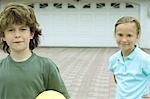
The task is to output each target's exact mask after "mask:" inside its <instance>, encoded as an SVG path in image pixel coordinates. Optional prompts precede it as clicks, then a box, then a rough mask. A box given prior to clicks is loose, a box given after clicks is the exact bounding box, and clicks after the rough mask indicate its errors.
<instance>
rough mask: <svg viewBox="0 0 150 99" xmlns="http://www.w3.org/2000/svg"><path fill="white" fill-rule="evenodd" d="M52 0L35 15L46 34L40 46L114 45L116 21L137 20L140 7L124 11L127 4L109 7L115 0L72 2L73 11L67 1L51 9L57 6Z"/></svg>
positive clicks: (135, 6)
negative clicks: (126, 18) (127, 18)
mask: <svg viewBox="0 0 150 99" xmlns="http://www.w3.org/2000/svg"><path fill="white" fill-rule="evenodd" d="M55 1H56V0H55ZM55 1H53V2H51V4H50V6H51V7H49V8H46V9H45V11H44V10H36V11H43V12H42V13H41V14H39V16H38V17H39V19H40V23H41V25H42V27H43V29H44V30H43V32H44V33H43V34H44V35H45V36H43V37H42V41H41V42H42V43H41V46H43V45H44V46H45V45H47V46H81V47H86V46H91V47H103V46H116V43H115V40H114V36H113V30H114V24H115V22H116V21H117V19H118V18H120V17H122V16H129V15H130V16H134V17H136V18H139V6H138V5H136V4H133V5H134V8H127V7H126V5H127V4H126V3H127V2H121V1H118V2H119V3H120V6H119V7H118V8H117V7H116V6H112V5H111V4H112V3H115V2H116V0H114V1H113V0H111V1H103V2H101V1H100V0H95V1H90V0H87V1H84V3H81V2H78V3H71V4H73V5H74V6H75V8H69V7H68V3H69V2H68V3H67V1H66V2H64V3H63V1H61V2H60V4H62V6H61V8H59V7H54V6H53V5H54V3H59V1H58V2H55ZM130 3H131V2H130ZM89 4H90V5H89ZM97 4H98V5H97ZM83 6H86V7H87V8H83ZM89 6H90V7H89ZM43 19H44V20H43ZM46 40H47V41H46Z"/></svg>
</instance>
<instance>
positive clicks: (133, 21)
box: [114, 16, 141, 36]
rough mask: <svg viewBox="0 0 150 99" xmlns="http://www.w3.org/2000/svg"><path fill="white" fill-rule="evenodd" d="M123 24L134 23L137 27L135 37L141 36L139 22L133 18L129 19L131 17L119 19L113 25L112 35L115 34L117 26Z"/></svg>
mask: <svg viewBox="0 0 150 99" xmlns="http://www.w3.org/2000/svg"><path fill="white" fill-rule="evenodd" d="M124 23H135V24H136V27H137V35H139V36H140V34H141V26H140V22H139V21H138V20H137V19H135V18H134V17H131V16H124V17H121V18H120V19H119V20H118V21H117V22H116V24H115V30H114V33H116V27H117V26H118V25H119V24H124Z"/></svg>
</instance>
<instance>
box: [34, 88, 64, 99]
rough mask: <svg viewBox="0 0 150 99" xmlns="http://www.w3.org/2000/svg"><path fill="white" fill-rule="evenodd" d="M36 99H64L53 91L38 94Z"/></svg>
mask: <svg viewBox="0 0 150 99" xmlns="http://www.w3.org/2000/svg"><path fill="white" fill-rule="evenodd" d="M36 99H66V98H65V97H64V96H63V95H62V94H61V93H59V92H57V91H54V90H48V91H44V92H42V93H41V94H39V95H38V96H37V97H36Z"/></svg>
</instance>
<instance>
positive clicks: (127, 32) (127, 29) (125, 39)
mask: <svg viewBox="0 0 150 99" xmlns="http://www.w3.org/2000/svg"><path fill="white" fill-rule="evenodd" d="M115 38H116V42H117V44H118V46H119V48H120V49H121V50H122V52H127V53H130V52H131V51H132V50H133V49H134V47H135V45H136V42H137V40H138V38H139V35H138V33H137V26H136V24H135V23H134V22H132V23H123V24H119V25H118V26H117V27H116V33H115Z"/></svg>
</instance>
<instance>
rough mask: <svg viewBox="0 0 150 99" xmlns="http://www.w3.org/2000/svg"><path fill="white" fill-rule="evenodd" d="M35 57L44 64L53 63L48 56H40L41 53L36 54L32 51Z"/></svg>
mask: <svg viewBox="0 0 150 99" xmlns="http://www.w3.org/2000/svg"><path fill="white" fill-rule="evenodd" d="M34 55H35V57H36V58H37V59H38V61H39V62H42V63H44V64H48V65H50V64H51V65H53V64H55V63H54V62H53V61H52V60H51V59H50V58H49V57H45V56H41V55H38V54H36V53H34Z"/></svg>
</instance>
